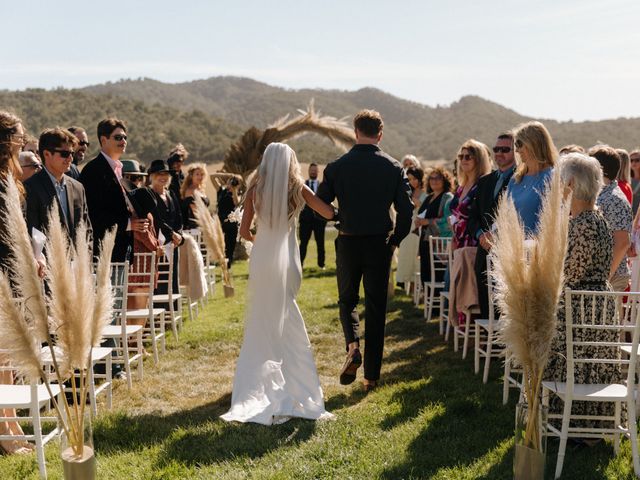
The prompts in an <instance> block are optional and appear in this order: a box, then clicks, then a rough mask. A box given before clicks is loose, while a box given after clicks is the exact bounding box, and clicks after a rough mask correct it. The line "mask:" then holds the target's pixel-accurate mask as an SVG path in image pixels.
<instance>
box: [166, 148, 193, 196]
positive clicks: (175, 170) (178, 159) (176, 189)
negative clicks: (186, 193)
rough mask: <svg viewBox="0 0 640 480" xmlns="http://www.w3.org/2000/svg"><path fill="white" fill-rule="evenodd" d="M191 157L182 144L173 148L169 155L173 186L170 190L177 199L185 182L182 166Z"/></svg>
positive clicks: (168, 161)
mask: <svg viewBox="0 0 640 480" xmlns="http://www.w3.org/2000/svg"><path fill="white" fill-rule="evenodd" d="M188 156H189V152H188V151H187V149H186V148H184V145H182V144H181V143H179V144H177V145H176V146H175V147H173V150H171V152H170V153H169V159H168V160H167V163H168V164H169V173H170V174H171V185H170V186H169V189H170V190H171V191H172V192H173V193H174V194H175V196H176V198H180V188H181V187H182V182H184V174H183V173H182V166H183V165H184V162H185V160H186V159H187V157H188Z"/></svg>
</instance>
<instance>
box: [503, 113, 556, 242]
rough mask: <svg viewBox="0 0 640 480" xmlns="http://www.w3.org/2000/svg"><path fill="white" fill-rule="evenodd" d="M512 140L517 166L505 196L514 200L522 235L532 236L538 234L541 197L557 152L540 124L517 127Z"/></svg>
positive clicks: (524, 124)
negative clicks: (516, 155)
mask: <svg viewBox="0 0 640 480" xmlns="http://www.w3.org/2000/svg"><path fill="white" fill-rule="evenodd" d="M513 138H514V145H515V149H516V153H517V154H518V156H519V158H520V162H519V164H518V167H517V168H516V170H515V172H514V174H513V176H512V177H511V180H509V186H508V187H507V193H508V194H509V196H511V198H512V199H513V203H514V204H515V207H516V210H517V212H518V215H519V216H520V220H522V223H523V225H524V229H525V232H526V233H527V235H532V234H535V233H536V231H537V230H538V216H539V215H540V210H541V209H542V194H543V193H544V190H545V185H546V183H547V180H548V179H550V178H551V174H552V173H553V167H554V165H555V164H556V161H557V158H558V152H557V150H556V147H555V145H554V144H553V140H552V139H551V135H550V134H549V131H548V130H547V129H546V127H545V126H544V125H543V124H542V123H540V122H528V123H523V124H522V125H519V126H518V127H517V128H516V129H515V131H514V133H513Z"/></svg>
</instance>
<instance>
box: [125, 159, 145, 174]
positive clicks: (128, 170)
mask: <svg viewBox="0 0 640 480" xmlns="http://www.w3.org/2000/svg"><path fill="white" fill-rule="evenodd" d="M121 162H122V174H123V175H127V174H128V175H144V176H146V175H147V172H143V171H142V170H140V162H138V161H137V160H121Z"/></svg>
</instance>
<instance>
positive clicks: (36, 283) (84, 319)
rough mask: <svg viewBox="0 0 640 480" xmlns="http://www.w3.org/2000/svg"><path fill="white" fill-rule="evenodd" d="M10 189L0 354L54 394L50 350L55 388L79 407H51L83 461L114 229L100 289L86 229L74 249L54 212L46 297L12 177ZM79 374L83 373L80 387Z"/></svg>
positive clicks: (105, 245)
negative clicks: (46, 363)
mask: <svg viewBox="0 0 640 480" xmlns="http://www.w3.org/2000/svg"><path fill="white" fill-rule="evenodd" d="M5 187H6V188H5V192H4V193H2V198H3V200H4V210H3V211H2V212H0V213H1V214H2V217H3V218H4V221H5V222H6V225H7V226H8V227H9V228H7V230H6V231H5V232H6V233H5V236H7V237H8V238H7V240H9V241H8V242H7V243H8V244H9V245H10V248H11V252H10V254H11V261H10V267H11V277H9V275H7V274H6V273H2V274H0V348H2V349H5V350H7V351H8V355H9V358H10V359H11V363H12V365H14V366H15V368H16V369H17V370H18V371H19V372H20V373H22V374H24V375H25V376H26V377H28V378H29V379H31V380H32V381H38V380H41V381H42V382H43V383H44V385H45V386H46V388H47V389H48V390H49V393H50V394H51V393H52V389H51V382H52V381H54V380H53V379H50V377H49V375H47V373H46V372H45V370H44V369H43V365H42V349H41V347H40V345H41V343H43V342H46V343H47V345H48V349H49V353H50V356H51V362H52V364H53V367H54V375H55V381H56V382H57V384H58V385H60V386H62V385H63V384H64V382H65V381H67V380H69V379H70V381H71V386H72V389H73V393H74V396H73V397H74V401H73V402H70V401H69V400H68V399H67V397H66V396H65V395H61V396H60V397H59V398H60V400H55V399H53V406H54V409H55V411H56V415H57V417H58V421H59V424H60V426H61V428H62V430H63V431H64V433H65V434H66V435H67V438H68V441H69V445H70V447H71V448H72V450H73V454H74V455H76V456H79V457H82V456H83V449H84V443H83V433H84V417H85V415H84V411H85V405H86V399H87V395H88V388H89V385H88V380H89V369H90V368H91V367H92V365H91V349H92V347H94V346H98V345H99V344H100V342H101V338H102V331H103V328H104V326H105V325H106V324H107V323H108V322H109V321H110V319H111V314H112V305H113V293H112V290H111V283H110V281H109V271H110V259H111V251H112V249H113V244H114V239H115V229H113V230H111V231H109V232H107V234H106V235H105V238H104V239H103V241H102V251H101V256H100V259H99V262H98V266H97V271H96V281H95V282H94V276H93V273H92V269H91V244H90V240H89V239H88V238H87V233H88V231H87V226H86V225H85V224H83V223H81V224H80V225H79V226H78V228H77V229H76V241H75V244H74V245H71V244H70V243H69V241H68V240H67V235H66V233H65V232H64V230H63V227H62V224H61V222H60V217H59V213H58V207H57V204H54V205H53V207H52V208H51V210H50V212H49V228H48V230H47V244H46V249H45V254H46V260H47V282H48V287H49V294H48V295H47V296H46V297H45V295H44V293H43V286H42V282H41V281H40V278H39V276H38V272H37V266H36V262H35V260H34V258H33V251H32V247H31V241H30V239H29V235H28V233H27V228H26V225H25V222H24V219H23V218H22V209H21V208H20V196H19V193H18V189H17V187H16V186H15V182H14V180H13V178H12V177H11V176H9V178H8V179H7V180H6V181H5ZM16 207H17V208H16ZM20 304H22V305H21V306H19V305H20ZM74 371H78V372H79V374H78V376H79V380H78V379H76V376H75V375H74ZM52 398H53V395H52ZM76 400H78V401H76Z"/></svg>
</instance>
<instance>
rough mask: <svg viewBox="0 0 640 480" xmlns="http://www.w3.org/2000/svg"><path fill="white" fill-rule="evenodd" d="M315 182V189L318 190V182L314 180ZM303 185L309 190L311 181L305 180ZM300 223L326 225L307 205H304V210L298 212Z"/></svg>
mask: <svg viewBox="0 0 640 480" xmlns="http://www.w3.org/2000/svg"><path fill="white" fill-rule="evenodd" d="M316 182H318V186H317V188H318V189H320V180H318V179H316ZM304 184H305V185H306V186H307V187H309V188H311V180H305V181H304ZM312 190H313V189H312ZM300 223H318V224H325V223H327V221H326V220H325V219H324V218H322V217H321V216H320V215H316V213H315V212H314V210H313V209H312V208H311V207H309V205H307V204H305V205H304V208H303V209H302V211H301V212H300Z"/></svg>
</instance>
